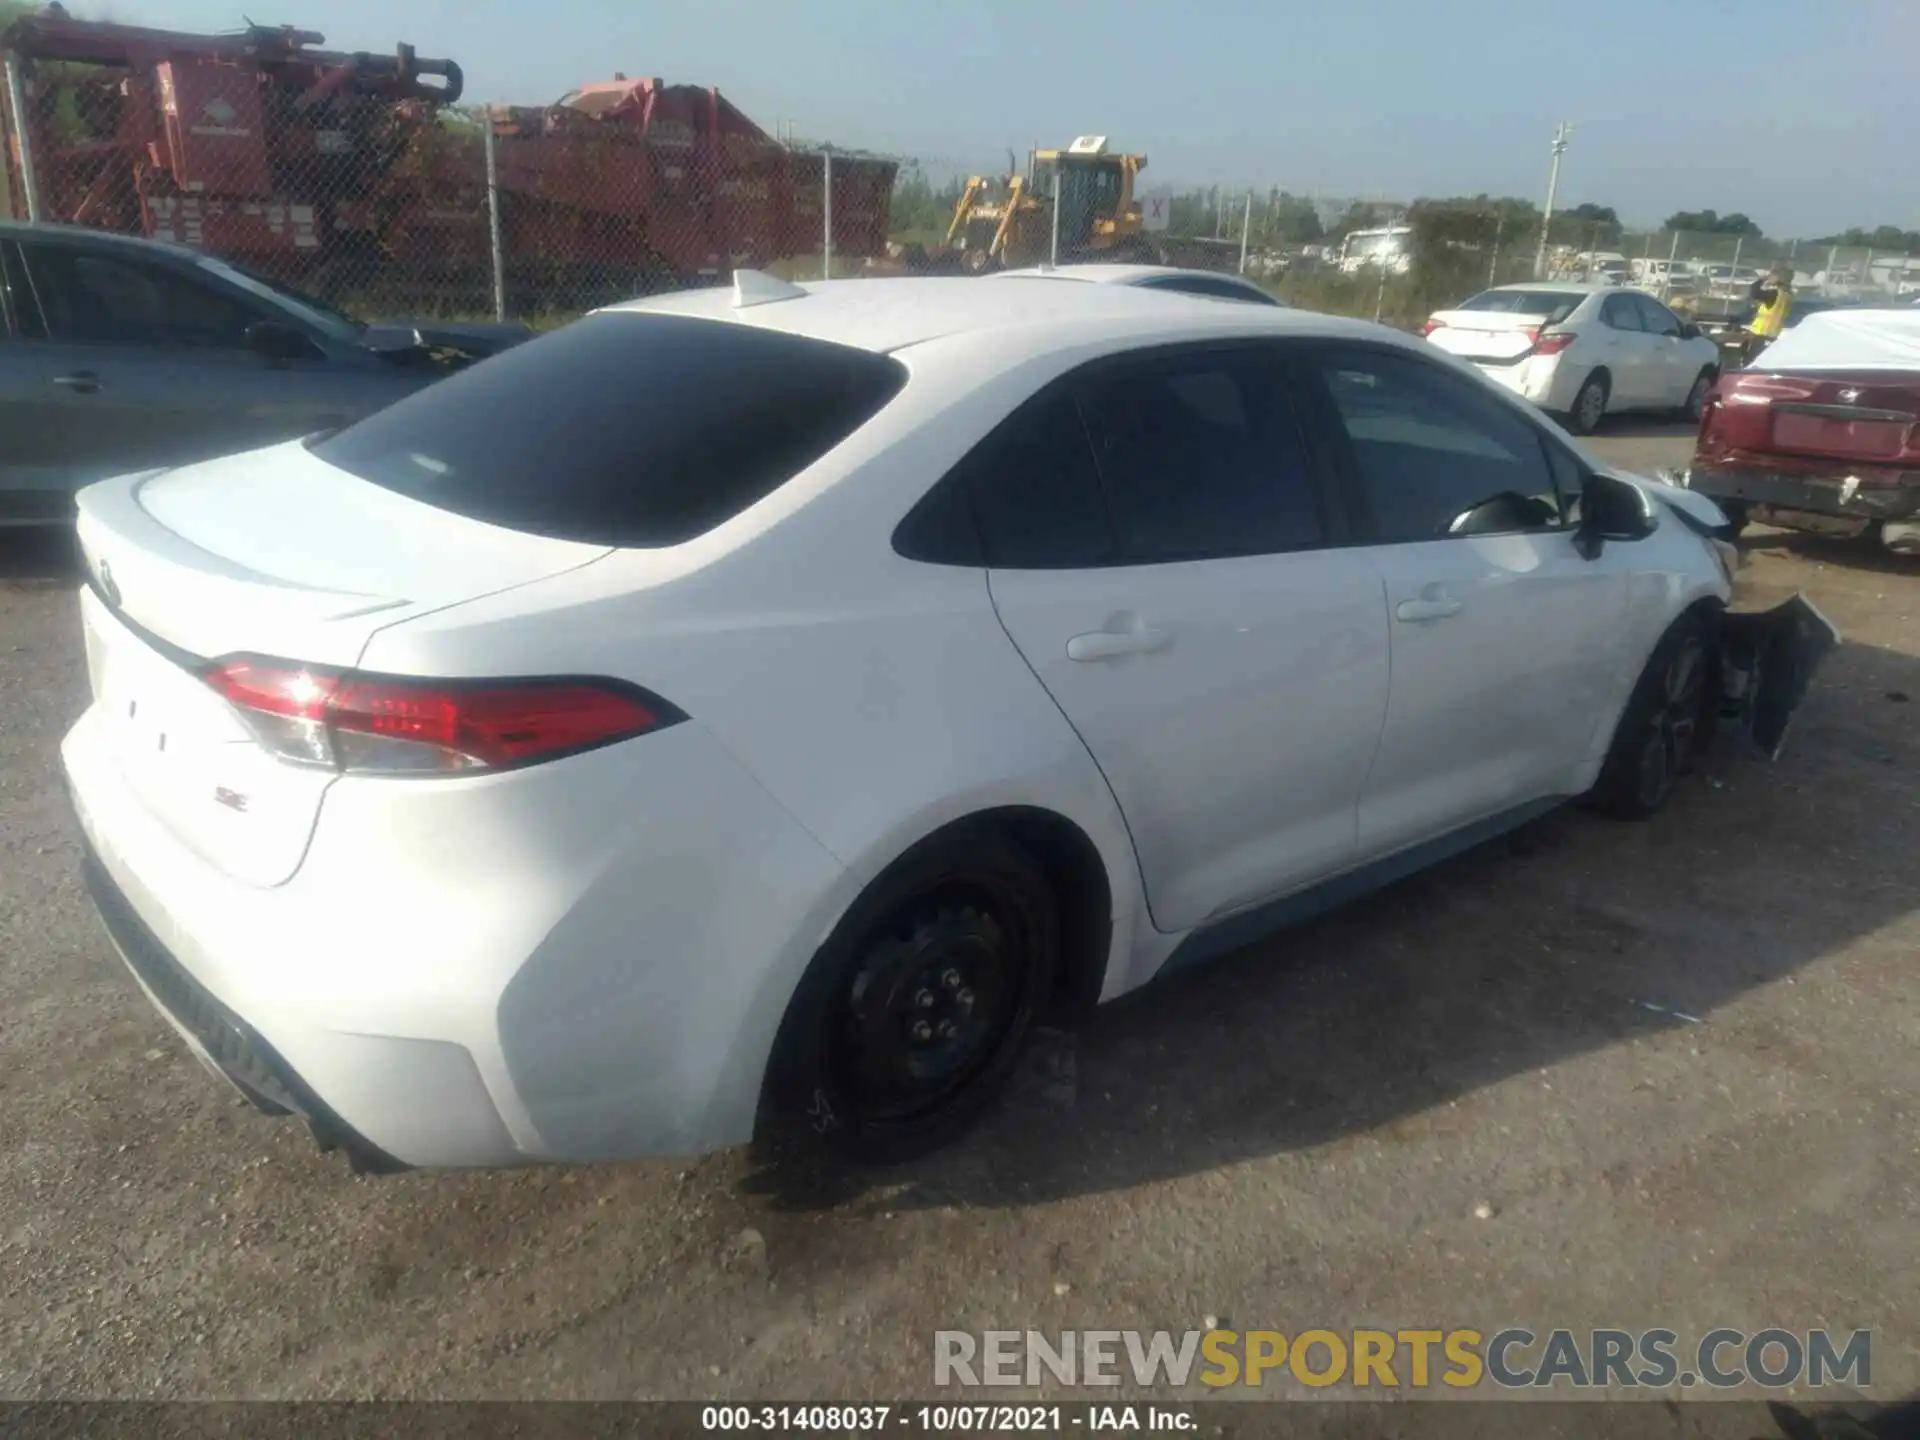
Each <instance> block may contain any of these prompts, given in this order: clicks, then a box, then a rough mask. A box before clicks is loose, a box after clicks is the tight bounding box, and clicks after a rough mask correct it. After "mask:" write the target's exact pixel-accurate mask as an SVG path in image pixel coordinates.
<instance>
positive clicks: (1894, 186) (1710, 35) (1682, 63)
mask: <svg viewBox="0 0 1920 1440" xmlns="http://www.w3.org/2000/svg"><path fill="white" fill-rule="evenodd" d="M72 8H74V9H75V10H77V11H79V12H80V13H83V14H87V15H92V16H111V18H114V19H118V20H121V21H123V22H126V23H132V24H151V25H161V26H165V27H168V28H178V29H195V30H224V29H230V28H233V27H236V26H238V25H239V24H240V23H241V16H242V12H243V11H244V12H246V13H248V14H250V15H251V16H252V18H253V19H255V20H257V21H261V22H263V23H283V22H284V23H292V24H298V25H300V26H302V27H303V28H307V29H314V30H320V31H323V32H324V33H325V34H326V36H327V39H328V42H329V44H330V45H331V46H332V47H334V48H337V49H348V50H363V49H364V50H377V51H384V50H390V49H391V48H392V45H393V43H394V42H396V41H401V40H405V41H410V42H411V43H413V44H414V45H415V46H416V47H418V49H419V51H420V53H421V54H423V55H434V56H445V57H450V58H452V59H454V60H456V61H458V62H459V63H460V65H461V66H462V68H463V69H464V70H465V72H466V76H467V94H468V96H469V97H470V98H472V99H474V100H497V101H510V102H516V103H538V102H543V101H549V100H552V99H555V98H557V97H558V96H559V95H560V94H561V93H562V92H564V91H566V90H568V89H570V88H572V87H573V86H575V85H578V84H580V83H582V82H585V81H588V80H596V79H610V78H611V77H612V74H613V72H614V71H616V70H620V71H625V72H626V73H627V74H629V75H634V76H640V75H658V76H660V77H662V78H664V79H666V80H669V81H675V82H685V83H692V84H700V85H717V86H719V87H720V89H721V90H722V92H723V93H725V94H726V95H727V96H728V97H729V98H730V99H731V100H733V101H734V102H735V103H736V104H737V105H739V106H740V108H741V109H743V110H744V111H746V113H747V114H748V115H750V116H752V117H753V118H754V119H755V120H757V121H759V122H760V123H761V124H762V125H763V126H765V127H766V128H768V129H769V130H772V129H773V128H774V126H775V125H776V124H777V123H778V122H779V121H781V120H790V121H792V122H794V124H795V125H796V126H797V127H798V129H799V132H800V133H801V134H803V135H807V136H809V137H813V138H819V139H825V140H830V141H832V142H833V143H835V144H839V145H845V146H850V147H862V148H867V149H872V150H880V151H888V152H892V153H898V154H904V155H913V156H923V157H927V158H928V159H929V160H930V161H932V162H935V163H937V164H938V165H939V166H941V168H967V169H982V168H999V167H1001V166H1003V165H1004V164H1005V152H1006V151H1007V150H1008V149H1009V148H1012V149H1016V150H1018V151H1020V152H1021V153H1022V154H1024V153H1025V151H1026V150H1027V148H1028V147H1029V146H1031V145H1033V144H1034V143H1036V142H1039V143H1042V144H1064V143H1066V142H1067V141H1068V140H1070V139H1072V138H1073V137H1074V136H1075V135H1079V134H1088V133H1102V134H1106V135H1108V136H1109V137H1110V138H1111V140H1112V143H1113V144H1114V145H1115V147H1116V148H1119V149H1125V150H1132V151H1136V152H1143V153H1145V154H1146V155H1147V156H1148V160H1149V166H1148V174H1147V176H1146V177H1145V179H1146V180H1147V181H1150V182H1159V183H1168V184H1174V183H1178V184H1188V183H1191V184H1214V183H1220V184H1226V185H1233V186H1240V185H1249V184H1250V185H1254V186H1259V187H1264V186H1267V185H1279V186H1282V187H1285V188H1288V189H1292V190H1296V191H1302V192H1311V191H1313V190H1314V189H1315V188H1318V189H1319V190H1320V191H1321V192H1323V193H1324V194H1326V195H1331V196H1341V197H1351V196H1356V195H1359V196H1366V197H1373V196H1376V195H1381V194H1384V195H1385V196H1386V197H1387V198H1389V199H1396V200H1406V199H1412V198H1414V197H1415V196H1418V195H1449V194H1474V193H1478V192H1480V191H1483V190H1484V191H1487V192H1489V193H1492V194H1496V195H1499V194H1514V195H1521V196H1525V197H1528V198H1531V199H1539V198H1541V197H1542V196H1543V193H1544V190H1545V187H1546V172H1547V163H1548V145H1549V142H1550V140H1551V137H1552V132H1553V125H1554V122H1555V121H1558V120H1561V119H1569V120H1572V121H1573V122H1574V123H1575V126H1576V131H1575V135H1574V139H1573V144H1572V146H1571V148H1570V149H1569V151H1568V154H1567V157H1566V161H1565V165H1564V168H1563V171H1562V181H1561V192H1560V193H1561V199H1562V202H1563V203H1567V204H1577V203H1578V202H1580V201H1582V200H1592V201H1596V202H1598V203H1601V204H1607V205H1612V206H1614V207H1615V208H1616V209H1617V210H1618V211H1619V212H1620V214H1621V218H1622V219H1623V220H1626V221H1628V222H1630V223H1652V222H1658V221H1659V220H1661V219H1663V218H1665V216H1666V215H1668V214H1669V213H1670V212H1672V211H1674V210H1678V209H1689V210H1697V209H1703V208H1712V209H1716V210H1719V211H1720V212H1721V213H1723V214H1725V213H1727V212H1729V211H1734V210H1741V211H1745V212H1746V213H1748V214H1750V215H1751V216H1753V218H1754V219H1756V220H1758V221H1759V222H1760V223H1761V224H1762V225H1763V226H1764V227H1765V228H1766V230H1767V232H1768V233H1769V234H1772V235H1778V236H1790V235H1810V234H1818V233H1824V232H1827V231H1831V230H1838V229H1843V228H1845V227H1846V226H1848V225H1852V224H1862V225H1868V226H1872V225H1876V224H1895V225H1898V226H1900V227H1902V228H1907V229H1911V228H1920V143H1917V142H1920V125H1916V121H1917V120H1920V110H1916V107H1915V104H1914V97H1915V93H1916V86H1915V78H1916V72H1917V71H1920V0H1845V3H1843V4H1838V5H1833V6H1820V5H1816V4H1807V3H1799V0H1796V3H1791V4H1789V3H1785V0H1737V3H1731V4H1729V3H1723V0H1665V3H1662V0H1584V3H1565V0H1265V3H1260V0H1025V3H1022V0H965V3H951V4H940V5H937V6H936V5H935V4H934V3H932V0H805V3H796V0H677V3H673V4H660V3H652V0H626V3H615V0H522V3H514V4H511V5H508V4H501V3H498V0H104V3H103V4H98V5H91V4H87V3H86V0H74V3H72Z"/></svg>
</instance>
